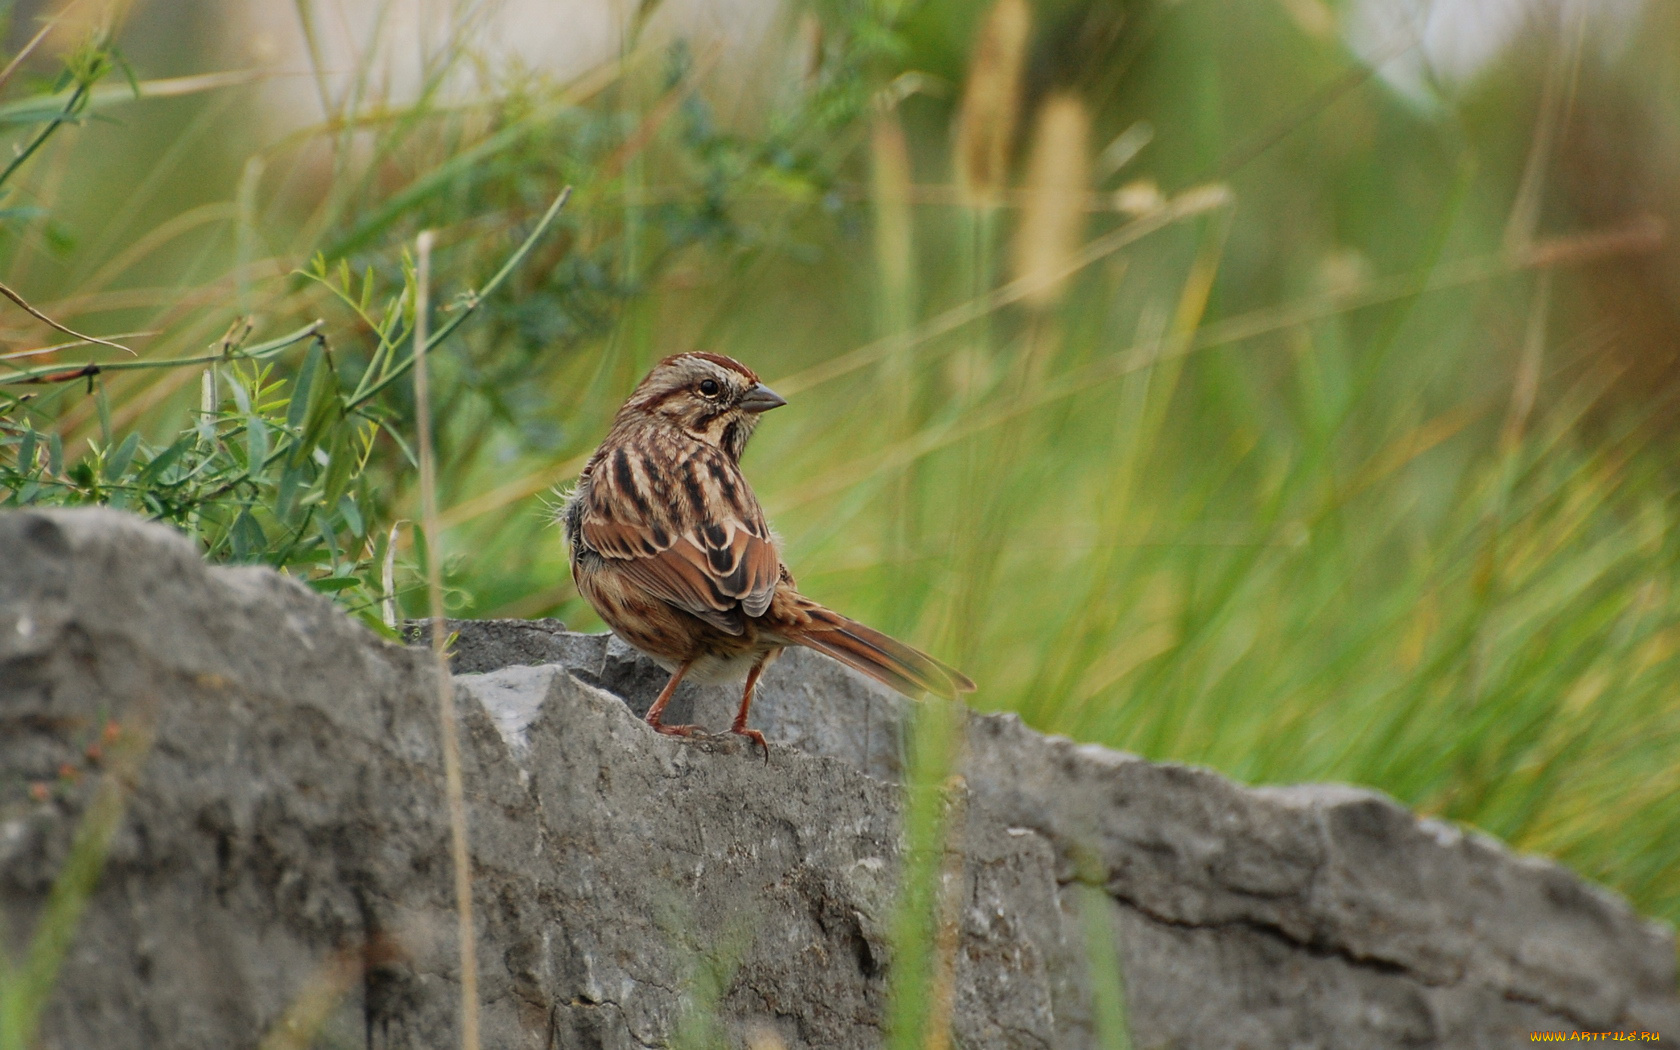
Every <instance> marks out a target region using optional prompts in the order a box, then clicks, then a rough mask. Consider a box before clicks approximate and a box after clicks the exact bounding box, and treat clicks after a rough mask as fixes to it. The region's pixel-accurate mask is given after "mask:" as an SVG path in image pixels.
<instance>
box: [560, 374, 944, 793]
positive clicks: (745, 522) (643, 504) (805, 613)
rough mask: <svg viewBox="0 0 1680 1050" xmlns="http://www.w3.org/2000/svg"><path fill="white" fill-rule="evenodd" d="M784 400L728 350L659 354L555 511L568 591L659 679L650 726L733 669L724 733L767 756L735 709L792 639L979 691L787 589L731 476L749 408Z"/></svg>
mask: <svg viewBox="0 0 1680 1050" xmlns="http://www.w3.org/2000/svg"><path fill="white" fill-rule="evenodd" d="M785 404H787V401H786V399H785V398H783V397H782V396H781V395H779V394H777V393H776V392H775V391H774V390H771V389H770V388H769V387H768V386H766V385H765V384H764V383H763V382H761V381H760V380H759V378H758V375H757V374H756V373H754V372H753V370H752V369H750V368H748V367H747V366H746V365H744V364H742V363H741V362H739V361H737V360H735V359H734V358H731V357H726V356H724V355H722V354H714V353H709V352H706V351H691V352H689V353H682V354H675V355H673V356H671V357H667V358H665V359H664V360H662V361H660V362H659V363H658V364H657V365H655V366H654V367H653V369H652V371H650V372H649V373H648V374H647V377H646V378H644V379H643V380H642V381H641V382H640V383H639V384H637V386H636V388H635V389H634V390H633V391H631V393H630V396H629V398H628V399H627V400H626V401H625V402H624V405H623V407H621V408H620V409H619V410H618V414H617V415H616V416H615V417H614V418H613V421H612V425H611V426H610V427H609V428H608V431H607V436H606V438H605V439H604V440H603V441H602V442H601V444H600V447H598V448H597V449H596V450H595V452H594V454H593V455H591V456H590V457H589V460H588V462H587V463H586V464H585V465H584V468H583V471H582V473H581V474H580V475H579V477H578V481H577V484H576V486H575V487H574V488H573V489H572V491H571V493H570V494H569V495H568V496H567V497H566V499H565V500H564V502H563V503H562V505H561V507H560V511H559V514H558V517H559V518H560V523H561V526H562V529H563V531H564V533H565V538H566V542H567V545H568V547H569V548H570V562H571V569H572V578H573V580H574V582H575V583H576V585H577V589H578V593H579V594H581V595H582V596H583V597H584V599H585V600H587V601H588V602H589V604H590V605H591V606H593V607H594V609H595V611H596V612H597V613H598V614H600V617H601V619H602V620H603V621H605V622H606V624H607V626H608V627H610V628H612V630H613V633H615V634H617V635H618V636H619V637H620V638H621V639H623V640H624V641H625V642H626V643H627V644H629V645H630V646H631V647H632V648H634V649H637V650H638V651H640V652H642V653H644V654H646V655H647V656H649V657H651V658H652V659H653V660H654V662H656V663H657V664H659V665H660V666H661V667H663V668H664V669H665V670H667V671H669V672H670V674H671V677H670V680H669V681H667V682H666V683H665V687H664V688H663V689H661V690H660V692H659V695H658V696H657V697H655V699H654V701H653V705H652V706H651V707H650V708H648V712H647V715H646V716H645V720H646V722H647V724H648V725H649V726H651V727H652V728H653V729H655V730H656V731H658V732H660V733H664V734H667V735H674V736H692V735H694V733H695V732H697V731H698V727H696V726H691V725H668V724H666V723H665V722H664V720H663V716H664V713H665V707H666V705H667V704H669V703H670V701H671V697H672V695H673V694H675V692H676V690H677V686H678V684H680V683H681V682H683V681H684V680H685V679H686V680H693V681H700V682H709V683H724V682H736V681H741V680H743V679H744V680H745V682H746V685H745V688H744V689H743V691H742V693H741V706H740V709H739V711H738V712H737V713H736V715H735V721H734V723H733V724H732V725H731V726H730V732H732V733H737V734H740V735H742V736H745V737H747V738H748V739H750V740H751V741H752V743H753V744H754V745H757V746H758V747H760V748H762V749H763V750H764V758H765V761H766V762H768V761H769V759H770V746H769V744H767V743H766V742H765V740H764V734H763V733H761V732H759V731H758V730H756V729H752V728H750V727H749V726H748V725H747V716H748V712H749V711H750V709H751V707H752V702H753V690H754V688H755V687H756V686H757V685H758V680H759V676H760V675H761V674H763V672H764V669H765V668H766V667H767V666H769V664H770V662H771V661H773V660H774V659H776V657H777V656H779V655H780V654H781V652H782V650H784V649H787V648H789V647H790V646H805V647H806V648H809V649H815V650H816V651H817V652H820V653H824V654H826V655H828V656H830V657H833V658H834V659H836V660H838V661H840V662H841V663H843V664H845V665H846V666H848V667H851V668H853V669H855V670H857V671H861V672H862V673H864V674H866V675H868V676H869V677H871V678H874V679H875V680H876V681H878V682H881V683H883V684H885V685H887V686H890V687H891V688H893V689H896V690H898V691H899V692H901V693H904V694H905V695H906V696H910V697H919V696H922V695H924V694H928V693H932V694H935V695H938V696H942V697H945V698H948V699H958V698H959V697H960V696H961V695H962V694H963V693H968V692H973V691H974V688H975V686H974V683H973V682H972V681H971V680H970V679H969V678H968V676H967V675H964V674H963V673H962V672H960V671H957V670H956V669H954V668H952V667H949V666H947V665H946V664H943V663H941V662H940V661H938V660H936V659H934V658H933V657H931V656H929V655H927V654H926V653H924V652H921V651H920V650H918V649H915V648H912V647H911V646H909V645H906V644H904V643H903V642H901V641H898V640H897V639H895V638H892V637H889V636H887V635H885V634H883V633H881V632H880V631H877V630H875V629H874V628H871V627H867V626H865V625H863V624H861V623H858V622H857V621H856V620H852V619H849V618H847V617H845V616H842V615H840V614H839V613H837V612H834V611H833V610H831V609H827V608H824V607H823V606H822V605H821V604H819V603H817V602H815V601H813V600H812V599H810V598H807V597H805V596H804V595H802V594H800V593H799V589H798V586H797V584H796V583H795V581H794V577H793V574H792V573H791V572H789V571H788V567H787V564H786V563H785V562H783V560H782V556H781V550H780V542H779V540H778V538H777V536H776V534H775V533H774V532H772V531H771V529H770V526H769V525H768V524H767V523H766V521H765V518H764V511H763V509H762V508H761V507H760V506H759V503H758V498H757V497H756V496H755V495H754V494H753V490H752V486H751V485H749V484H748V483H747V479H746V477H745V475H744V474H742V472H741V454H742V453H743V452H744V451H745V450H746V447H747V441H748V439H749V438H751V437H752V433H753V430H754V429H755V428H756V427H757V426H758V422H759V419H760V417H761V416H762V415H763V414H764V413H766V412H768V411H770V410H772V409H775V408H780V407H782V406H783V405H785Z"/></svg>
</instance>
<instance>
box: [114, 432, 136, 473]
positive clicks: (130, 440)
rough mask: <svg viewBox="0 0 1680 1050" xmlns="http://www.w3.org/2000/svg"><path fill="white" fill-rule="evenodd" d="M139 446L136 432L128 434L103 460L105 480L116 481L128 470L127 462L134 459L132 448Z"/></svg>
mask: <svg viewBox="0 0 1680 1050" xmlns="http://www.w3.org/2000/svg"><path fill="white" fill-rule="evenodd" d="M139 447H140V435H139V433H138V432H136V433H133V434H130V435H128V437H127V438H125V439H124V440H123V443H122V444H121V445H120V446H118V448H117V451H116V454H115V455H113V456H112V457H111V458H110V459H108V460H106V461H105V480H106V481H116V480H118V479H120V478H121V477H122V476H123V475H124V474H125V473H127V471H128V464H129V462H130V461H131V460H133V459H134V450H135V449H137V448H139Z"/></svg>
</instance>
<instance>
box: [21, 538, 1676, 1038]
mask: <svg viewBox="0 0 1680 1050" xmlns="http://www.w3.org/2000/svg"><path fill="white" fill-rule="evenodd" d="M451 626H452V628H453V629H454V630H455V631H456V633H457V634H458V638H457V642H456V648H455V657H454V659H455V672H456V678H455V683H456V689H457V702H458V710H459V712H460V716H461V721H462V727H463V737H464V739H463V748H464V762H465V775H466V785H467V794H468V806H469V820H470V824H471V837H472V850H473V859H474V868H473V882H474V894H475V902H476V905H477V918H478V946H479V947H478V959H479V965H480V968H481V980H482V999H483V1009H484V1023H483V1028H484V1033H485V1046H487V1047H498V1048H501V1047H508V1048H519V1047H530V1048H549V1047H566V1048H571V1047H580V1048H581V1047H603V1048H606V1047H611V1048H640V1047H657V1046H665V1045H669V1044H670V1043H671V1042H672V1041H673V1040H675V1039H679V1038H680V1037H681V1036H682V1035H683V1033H687V1034H688V1035H690V1036H691V1035H693V1034H694V1033H695V1032H696V1031H697V1030H698V1027H697V1026H698V1025H699V1023H700V1022H701V1021H702V1020H704V1019H707V1018H710V1019H712V1020H713V1021H715V1022H716V1023H717V1025H718V1026H719V1027H720V1029H721V1031H722V1032H723V1033H724V1034H725V1038H726V1039H727V1041H729V1042H730V1043H731V1044H732V1045H741V1044H743V1043H745V1042H751V1043H752V1044H753V1045H755V1046H761V1047H762V1046H774V1045H777V1042H778V1041H779V1043H780V1044H781V1045H784V1046H786V1047H789V1048H796V1047H810V1048H824V1050H827V1048H845V1047H876V1046H879V1045H881V1043H882V1038H883V1036H882V1029H881V1025H882V1022H883V1018H884V1015H885V1011H886V1008H887V1002H886V989H887V981H888V975H889V973H890V972H891V968H892V966H893V958H892V946H891V943H890V939H889V937H888V936H887V929H888V926H889V924H890V918H891V914H892V907H893V901H894V892H895V879H896V876H897V872H898V870H899V862H900V852H901V848H900V841H899V818H900V807H901V794H900V790H899V788H898V787H897V785H896V783H895V781H896V780H897V778H898V776H899V774H900V770H901V764H900V756H901V751H902V737H903V731H904V724H905V720H906V717H907V714H908V712H909V707H908V706H907V703H906V702H905V701H903V700H901V699H899V698H898V697H896V696H894V695H892V694H889V693H886V692H884V691H882V690H880V689H878V688H877V687H875V686H874V685H873V684H872V683H869V682H867V681H865V680H863V679H861V678H859V677H857V676H856V675H853V674H852V673H850V672H849V671H846V670H845V669H843V668H841V667H839V666H838V665H836V664H834V663H832V662H829V661H827V660H825V659H824V658H822V657H820V656H817V655H816V654H812V653H806V652H794V653H790V654H788V656H787V657H786V658H784V659H783V660H782V661H780V662H779V663H778V664H777V665H776V666H775V667H774V668H773V670H772V671H771V673H770V674H769V675H767V678H766V682H765V684H764V687H763V690H762V692H761V694H760V699H759V701H758V704H757V705H756V707H755V719H754V722H755V724H757V725H759V726H760V727H762V728H763V729H764V730H765V732H766V734H767V735H768V737H769V738H770V740H771V742H772V753H771V758H770V762H769V763H768V765H766V764H765V762H764V761H763V760H762V758H760V757H758V756H757V755H755V754H753V753H751V752H750V751H749V749H748V748H746V747H745V746H744V741H742V740H741V739H739V738H735V737H729V736H723V737H719V738H700V739H695V740H679V739H674V738H668V737H661V736H658V735H656V734H654V733H652V732H651V731H649V730H648V729H647V728H646V727H645V726H643V725H641V724H640V723H639V722H638V721H637V719H636V717H635V714H634V713H633V712H634V711H636V710H641V709H645V707H646V705H647V704H648V702H649V701H650V700H651V698H652V696H653V693H654V692H655V691H656V690H657V688H658V686H659V685H660V684H661V682H662V681H663V675H662V674H661V673H660V672H658V671H657V669H655V668H653V667H652V666H651V665H649V664H648V663H647V662H646V661H644V660H642V659H641V658H639V657H637V656H636V655H635V654H634V653H631V652H629V651H628V650H626V649H624V648H622V647H621V646H620V645H619V644H618V643H616V642H615V641H612V640H610V639H608V638H606V637H604V636H590V635H578V634H571V633H567V632H565V631H564V630H563V628H561V627H560V625H558V624H555V623H553V622H534V623H524V622H485V623H458V624H452V625H451ZM435 695H436V694H435V682H434V680H433V678H432V677H431V669H430V657H429V654H427V653H425V652H423V651H418V650H412V649H404V648H402V647H400V646H396V645H392V644H389V643H386V642H384V641H381V640H380V639H378V638H376V637H375V636H374V635H373V634H372V633H370V632H368V631H367V630H365V629H364V628H362V627H360V626H358V625H356V624H353V623H352V622H350V621H349V620H347V619H345V618H344V617H343V616H342V615H340V614H339V613H338V612H337V611H336V610H335V609H334V608H333V607H332V606H331V605H330V603H328V602H326V601H325V600H323V599H321V598H319V597H317V596H315V595H313V594H311V593H310V592H309V591H307V590H306V589H305V588H303V587H301V586H299V585H298V584H296V583H295V582H293V581H291V580H288V579H286V578H285V577H283V576H280V575H278V574H275V573H272V572H269V571H266V570H260V569H227V568H210V567H207V566H205V565H204V564H203V563H202V562H201V561H200V560H199V559H198V558H197V556H196V555H195V553H194V551H193V550H192V548H191V546H190V544H188V543H187V542H186V541H185V540H184V539H182V538H180V537H178V536H176V535H174V534H172V533H170V532H168V531H167V530H164V529H162V528H159V527H156V526H151V525H146V524H143V523H141V522H139V521H138V520H137V519H134V518H132V517H127V516H124V515H120V514H115V513H111V512H104V511H82V512H50V513H15V514H10V515H4V516H0V910H3V911H0V914H3V915H4V917H5V919H6V920H7V921H8V922H9V924H10V926H9V929H7V930H5V931H3V932H4V935H5V936H6V940H7V943H8V945H9V946H10V947H11V948H12V950H13V952H14V956H15V955H16V953H17V952H18V950H19V949H20V947H21V946H22V945H23V944H24V943H26V941H27V940H28V938H29V937H30V936H31V935H32V934H33V932H34V926H35V925H36V920H37V919H38V918H39V916H40V915H41V913H42V910H43V907H44V903H45V900H46V897H47V894H48V891H49V889H50V886H51V884H52V879H53V877H54V875H55V873H56V872H58V871H59V869H60V868H61V866H62V865H63V862H64V859H65V857H66V856H67V855H68V851H69V849H70V843H71V841H72V835H73V832H74V830H75V828H76V827H77V824H78V820H79V818H80V816H81V815H82V814H83V812H84V811H85V810H86V809H87V807H88V806H89V804H90V799H91V798H93V796H94V793H95V792H96V791H98V790H99V784H100V782H101V780H102V778H103V777H104V776H105V774H102V773H101V772H100V771H99V769H98V768H97V765H96V764H95V763H93V762H91V761H90V760H89V759H88V758H87V757H86V756H87V753H88V747H89V745H90V744H93V743H96V742H98V740H99V739H100V737H101V734H102V732H103V731H104V727H105V726H106V725H107V723H108V722H110V721H114V722H116V723H117V724H118V725H121V726H124V727H127V728H128V730H130V731H135V730H138V731H142V732H144V733H148V734H149V735H150V738H151V740H152V741H153V742H152V744H151V746H150V747H149V749H148V751H147V752H146V755H145V758H144V764H143V765H142V766H141V767H140V769H139V773H138V775H137V776H135V777H134V782H133V784H132V790H131V791H129V792H128V793H127V799H128V806H127V810H126V815H125V817H124V819H123V821H122V823H121V825H120V828H119V830H118V832H117V833H116V835H115V836H114V838H113V840H112V845H111V851H110V855H109V858H108V861H107V865H106V870H105V873H104V876H103V879H102V881H101V882H100V884H99V888H98V891H97V892H96V893H95V895H94V896H93V898H92V900H91V901H90V904H89V907H88V909H87V912H86V914H85V916H84V917H83V918H82V921H81V923H80V924H79V926H78V927H77V929H76V932H75V938H74V941H73V943H72V946H71V949H70V951H69V954H68V956H67V958H66V960H65V964H64V969H63V971H62V973H61V975H60V979H59V980H58V982H57V984H56V985H55V987H54V991H53V993H52V998H51V1001H50V1004H49V1007H48V1011H47V1016H46V1022H45V1028H44V1034H43V1043H44V1045H45V1046H47V1047H54V1048H58V1047H63V1048H71V1047H90V1046H100V1047H111V1048H122V1047H164V1046H167V1047H193V1048H196V1047H206V1048H209V1047H216V1048H224V1047H243V1046H255V1045H256V1044H257V1043H258V1041H259V1040H260V1039H261V1038H262V1036H263V1034H264V1033H267V1032H272V1031H276V1030H279V1029H281V1028H283V1027H284V1026H285V1025H287V1024H296V1025H300V1026H302V1028H304V1029H310V1028H313V1027H314V1026H315V1025H316V1024H317V1019H319V1031H318V1032H317V1036H318V1038H317V1041H316V1044H315V1045H319V1046H344V1047H350V1046H357V1047H360V1046H366V1047H379V1048H384V1047H446V1046H450V1045H457V1044H456V1036H455V1031H454V1025H455V1023H456V1022H455V1017H456V1008H457V999H456V996H457V993H458V986H457V980H458V974H457V972H456V945H455V925H454V924H455V917H454V912H453V908H452V900H453V898H452V890H451V882H450V877H451V876H450V863H449V853H448V848H447V846H448V828H447V821H446V816H445V814H446V807H445V805H444V802H443V792H442V774H441V759H440V752H439V749H438V737H437V731H436V717H435V710H434V708H435ZM731 704H732V698H730V697H729V696H728V695H726V694H725V693H723V692H720V691H707V690H702V689H694V690H686V689H685V691H684V692H683V693H682V694H679V697H678V700H677V701H676V704H675V705H674V711H673V716H674V718H693V719H695V720H698V721H700V722H702V723H704V724H709V725H717V726H719V727H721V726H723V725H726V724H727V721H728V717H729V714H730V713H731ZM966 752H967V760H966V763H965V768H964V774H965V778H964V784H965V786H964V787H962V788H961V789H960V790H959V792H958V798H957V800H956V802H957V805H956V807H955V809H954V812H958V813H960V814H962V827H961V835H960V843H961V865H960V871H961V875H960V878H961V880H962V885H961V887H960V896H959V897H958V898H957V899H958V900H959V901H960V908H959V909H958V911H957V912H956V916H957V931H956V932H957V940H956V946H957V956H956V980H955V988H954V996H955V1001H954V1003H953V1011H952V1016H953V1019H954V1034H955V1045H957V1046H959V1047H965V1048H976V1050H977V1048H982V1047H984V1048H991V1047H1034V1048H1038V1047H1057V1048H1064V1047H1065V1048H1084V1047H1094V1046H1095V1045H1097V1043H1096V1037H1095V1035H1094V1034H1093V1022H1092V1006H1091V995H1090V989H1089V987H1088V981H1087V975H1088V973H1089V972H1090V959H1091V958H1092V956H1093V951H1095V954H1096V955H1097V956H1098V957H1101V956H1102V955H1103V954H1104V952H1105V951H1106V950H1108V949H1110V948H1112V950H1113V951H1115V952H1117V953H1118V958H1119V960H1120V962H1121V966H1122V969H1123V971H1124V975H1125V988H1126V1002H1127V1005H1128V1009H1129V1014H1130V1020H1131V1025H1132V1030H1133V1040H1134V1045H1135V1046H1137V1047H1139V1048H1140V1050H1141V1048H1157V1047H1174V1048H1184V1050H1190V1048H1231V1050H1235V1048H1239V1047H1241V1048H1252V1050H1263V1048H1274V1047H1275V1048H1279V1050H1282V1048H1291V1050H1297V1048H1325V1050H1329V1048H1344V1047H1353V1048H1362V1047H1373V1048H1386V1047H1444V1048H1454V1050H1457V1048H1473V1047H1508V1046H1509V1047H1514V1046H1517V1045H1519V1044H1521V1045H1528V1043H1529V1040H1528V1032H1529V1031H1531V1030H1540V1029H1546V1030H1562V1031H1570V1030H1587V1031H1607V1030H1618V1029H1619V1030H1636V1031H1655V1032H1661V1033H1663V1034H1665V1035H1667V1036H1668V1038H1670V1039H1673V1038H1675V1033H1680V997H1677V996H1676V988H1675V954H1674V943H1673V939H1672V935H1671V933H1670V932H1669V931H1668V930H1666V929H1664V928H1662V927H1659V926H1658V925H1656V924H1654V923H1650V922H1647V921H1645V920H1642V919H1641V918H1640V917H1639V916H1637V915H1636V914H1635V913H1633V912H1632V911H1631V909H1629V908H1628V907H1627V905H1626V904H1625V903H1624V902H1622V901H1621V900H1620V899H1619V898H1617V897H1615V896H1614V895H1612V894H1610V893H1608V892H1606V891H1604V890H1602V889H1599V888H1597V887H1594V886H1592V885H1589V884H1587V883H1584V882H1583V881H1581V880H1580V879H1578V878H1576V877H1574V876H1573V875H1571V874H1569V873H1568V872H1566V871H1565V870H1563V869H1562V868H1560V867H1558V866H1556V865H1554V864H1551V863H1549V862H1546V861H1541V860H1536V859H1532V858H1524V857H1518V856H1514V855H1512V854H1511V853H1509V852H1508V851H1507V850H1505V849H1504V848H1503V847H1501V846H1500V845H1498V844H1497V843H1494V842H1492V841H1490V840H1487V839H1484V838H1481V837H1477V836H1473V835H1467V834H1464V833H1463V832H1461V831H1459V830H1457V829H1455V828H1452V827H1449V826H1447V825H1444V824H1440V823H1436V822H1433V821H1420V820H1417V819H1415V818H1414V817H1413V816H1412V815H1411V814H1409V813H1408V812H1407V811H1406V810H1404V809H1403V808H1401V807H1400V806H1398V805H1396V804H1395V803H1394V802H1392V801H1390V800H1389V799H1387V798H1385V797H1383V796H1381V795H1378V794H1375V793H1372V792H1367V791H1361V790H1356V789H1352V788H1346V787H1339V786H1322V785H1321V786H1303V787H1293V788H1271V789H1246V788H1242V787H1239V786H1237V785H1235V784H1233V783H1231V782H1230V781H1228V780H1225V779H1223V778H1221V777H1219V776H1217V775H1216V774H1213V773H1210V772H1207V771H1203V770H1198V769H1191V768H1186V767H1183V766H1175V765H1167V764H1156V763H1150V762H1145V761H1143V760H1141V759H1138V758H1135V757H1133V756H1129V755H1124V754H1119V753H1116V752H1112V751H1108V750H1105V749H1102V748H1097V747H1090V746H1079V745H1075V744H1072V743H1070V742H1069V741H1066V740H1061V739H1056V738H1049V737H1044V736H1042V735H1039V734H1037V733H1034V732H1032V731H1031V730H1028V729H1027V728H1025V727H1024V726H1023V725H1022V724H1021V723H1020V722H1019V721H1018V720H1016V719H1014V718H1012V717H1007V716H971V717H969V718H968V720H967V748H966ZM66 764H68V765H69V767H70V768H71V769H72V770H74V771H75V773H74V775H73V776H62V777H61V776H60V775H59V771H60V769H61V767H64V766H65V765H66ZM43 784H46V785H50V787H49V788H48V789H47V790H45V791H43V790H42V787H41V785H43ZM43 795H44V796H45V797H42V796H43ZM955 870H956V867H955V865H953V871H955ZM708 989H709V990H710V991H708ZM690 1045H692V1042H691V1043H690Z"/></svg>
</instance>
